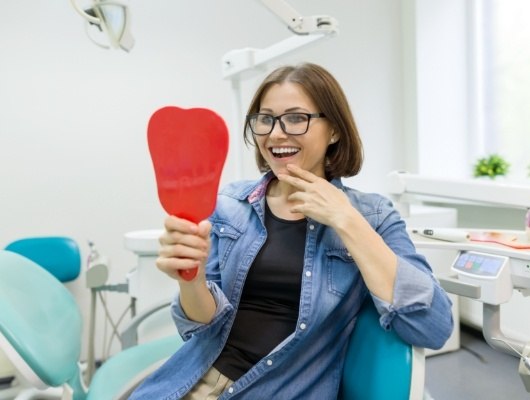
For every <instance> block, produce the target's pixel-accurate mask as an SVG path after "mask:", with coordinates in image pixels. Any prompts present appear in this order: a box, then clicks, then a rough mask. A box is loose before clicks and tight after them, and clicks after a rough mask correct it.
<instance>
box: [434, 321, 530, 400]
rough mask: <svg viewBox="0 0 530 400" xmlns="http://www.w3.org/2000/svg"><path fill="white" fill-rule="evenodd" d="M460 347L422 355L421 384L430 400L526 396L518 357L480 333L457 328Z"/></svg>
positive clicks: (527, 399)
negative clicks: (453, 350) (506, 351)
mask: <svg viewBox="0 0 530 400" xmlns="http://www.w3.org/2000/svg"><path fill="white" fill-rule="evenodd" d="M460 344H461V348H460V350H458V351H455V352H452V353H444V354H439V355H435V356H431V357H428V358H427V359H426V370H425V386H426V389H427V392H428V395H430V397H431V398H432V399H434V400H479V399H480V400H501V399H509V400H530V393H528V392H527V391H526V389H525V387H524V384H523V381H522V380H521V377H520V376H519V374H518V368H519V359H518V358H516V357H513V356H510V355H508V354H504V353H501V352H499V351H497V350H494V349H492V348H491V347H490V346H489V345H488V344H487V343H486V342H485V341H484V339H483V338H482V334H481V333H480V332H478V331H476V330H473V329H471V328H468V327H462V329H461V332H460Z"/></svg>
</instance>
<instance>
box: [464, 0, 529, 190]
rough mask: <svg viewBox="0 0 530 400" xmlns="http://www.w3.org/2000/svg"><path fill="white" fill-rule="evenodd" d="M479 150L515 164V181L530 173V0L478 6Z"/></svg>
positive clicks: (498, 0)
mask: <svg viewBox="0 0 530 400" xmlns="http://www.w3.org/2000/svg"><path fill="white" fill-rule="evenodd" d="M475 4H476V5H475V8H474V12H475V13H476V15H475V16H474V17H475V18H476V19H475V24H476V26H475V28H476V29H475V31H474V32H475V35H474V36H475V38H474V42H475V49H476V52H475V54H476V56H477V57H476V60H475V63H476V71H477V74H476V79H477V80H476V85H477V86H476V87H477V91H476V98H475V101H476V102H477V117H478V121H477V122H478V124H477V137H478V138H479V141H481V143H480V144H479V146H478V147H479V149H481V150H482V152H483V153H484V154H483V155H486V154H491V153H497V154H499V155H501V156H503V157H504V158H505V159H506V160H507V161H508V162H509V163H510V164H511V168H510V174H509V176H510V178H512V179H514V180H517V181H519V180H526V182H528V179H529V178H528V175H529V173H530V170H529V168H530V24H528V21H529V20H530V1H528V0H484V1H477V2H476V3H475Z"/></svg>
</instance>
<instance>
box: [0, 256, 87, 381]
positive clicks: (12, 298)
mask: <svg viewBox="0 0 530 400" xmlns="http://www.w3.org/2000/svg"><path fill="white" fill-rule="evenodd" d="M0 277H1V278H0V310H1V312H0V339H1V340H0V345H2V349H3V350H4V351H5V353H6V355H7V356H8V357H9V359H10V361H11V362H12V363H13V364H14V365H15V367H16V368H17V370H19V371H20V372H21V373H22V374H23V375H24V376H25V378H26V379H28V380H29V381H30V382H31V383H33V384H35V385H36V386H39V385H38V384H37V383H38V382H34V378H35V376H36V377H37V378H38V379H39V380H40V381H41V382H42V383H43V384H44V385H47V386H61V385H62V384H64V383H69V384H70V386H71V387H78V386H79V384H80V382H79V367H78V360H79V356H80V353H81V334H82V318H81V313H80V311H79V308H78V306H77V304H76V302H75V299H74V297H73V296H72V295H71V294H70V292H69V291H68V290H67V289H66V288H65V286H64V285H63V284H62V283H61V282H59V281H58V280H57V279H56V278H55V277H54V276H53V275H52V274H51V273H49V272H48V271H46V270H45V269H44V268H41V267H40V266H39V265H37V264H36V263H35V262H33V261H31V260H30V259H28V258H26V257H24V256H21V255H19V254H17V253H14V252H11V251H5V250H0ZM26 372H27V374H26ZM40 386H42V385H40Z"/></svg>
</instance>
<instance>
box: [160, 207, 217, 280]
mask: <svg viewBox="0 0 530 400" xmlns="http://www.w3.org/2000/svg"><path fill="white" fill-rule="evenodd" d="M164 228H165V232H164V233H163V234H162V236H161V237H160V239H159V242H160V245H161V247H160V251H159V257H158V259H157V261H156V265H157V267H158V268H159V269H160V270H161V271H163V272H165V273H166V274H167V275H169V276H170V277H171V278H173V279H177V280H178V281H179V284H183V283H194V282H198V281H205V280H206V278H205V268H204V267H205V264H206V259H207V258H208V253H209V246H210V239H209V238H210V229H211V224H210V222H209V221H207V220H204V221H201V222H200V223H199V224H195V223H193V222H190V221H188V220H185V219H181V218H177V217H174V216H169V217H167V218H166V220H165V221H164ZM196 267H198V272H197V275H196V276H195V278H193V279H192V280H191V281H187V280H185V279H183V278H181V276H180V274H179V271H180V270H186V269H190V268H196Z"/></svg>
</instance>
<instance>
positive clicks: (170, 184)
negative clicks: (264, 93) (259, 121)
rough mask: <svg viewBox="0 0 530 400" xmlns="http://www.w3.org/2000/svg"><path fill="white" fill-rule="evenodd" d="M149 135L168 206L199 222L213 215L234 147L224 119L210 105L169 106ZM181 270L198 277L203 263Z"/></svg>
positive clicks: (164, 204) (163, 199)
mask: <svg viewBox="0 0 530 400" xmlns="http://www.w3.org/2000/svg"><path fill="white" fill-rule="evenodd" d="M147 140H148V145H149V152H150V154H151V160H152V161H153V167H154V171H155V176H156V184H157V189H158V198H159V199H160V203H161V204H162V207H163V208H164V210H165V211H166V212H167V213H168V214H170V215H175V216H177V217H179V218H184V219H187V220H189V221H192V222H195V223H198V222H200V221H202V220H204V219H206V218H208V216H209V215H210V214H211V213H212V212H213V210H214V208H215V203H216V199H217V191H218V189H219V181H220V178H221V173H222V170H223V166H224V163H225V160H226V155H227V153H228V129H227V127H226V124H225V122H224V120H223V119H222V118H221V117H220V116H219V115H217V114H216V113H215V112H213V111H211V110H209V109H206V108H190V109H183V108H179V107H174V106H167V107H163V108H161V109H159V110H157V111H155V113H154V114H153V115H152V116H151V118H150V120H149V124H148V128H147ZM179 273H180V276H181V277H182V278H183V279H185V280H192V279H193V278H194V277H195V276H196V274H197V267H196V268H193V269H189V270H181V271H179Z"/></svg>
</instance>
